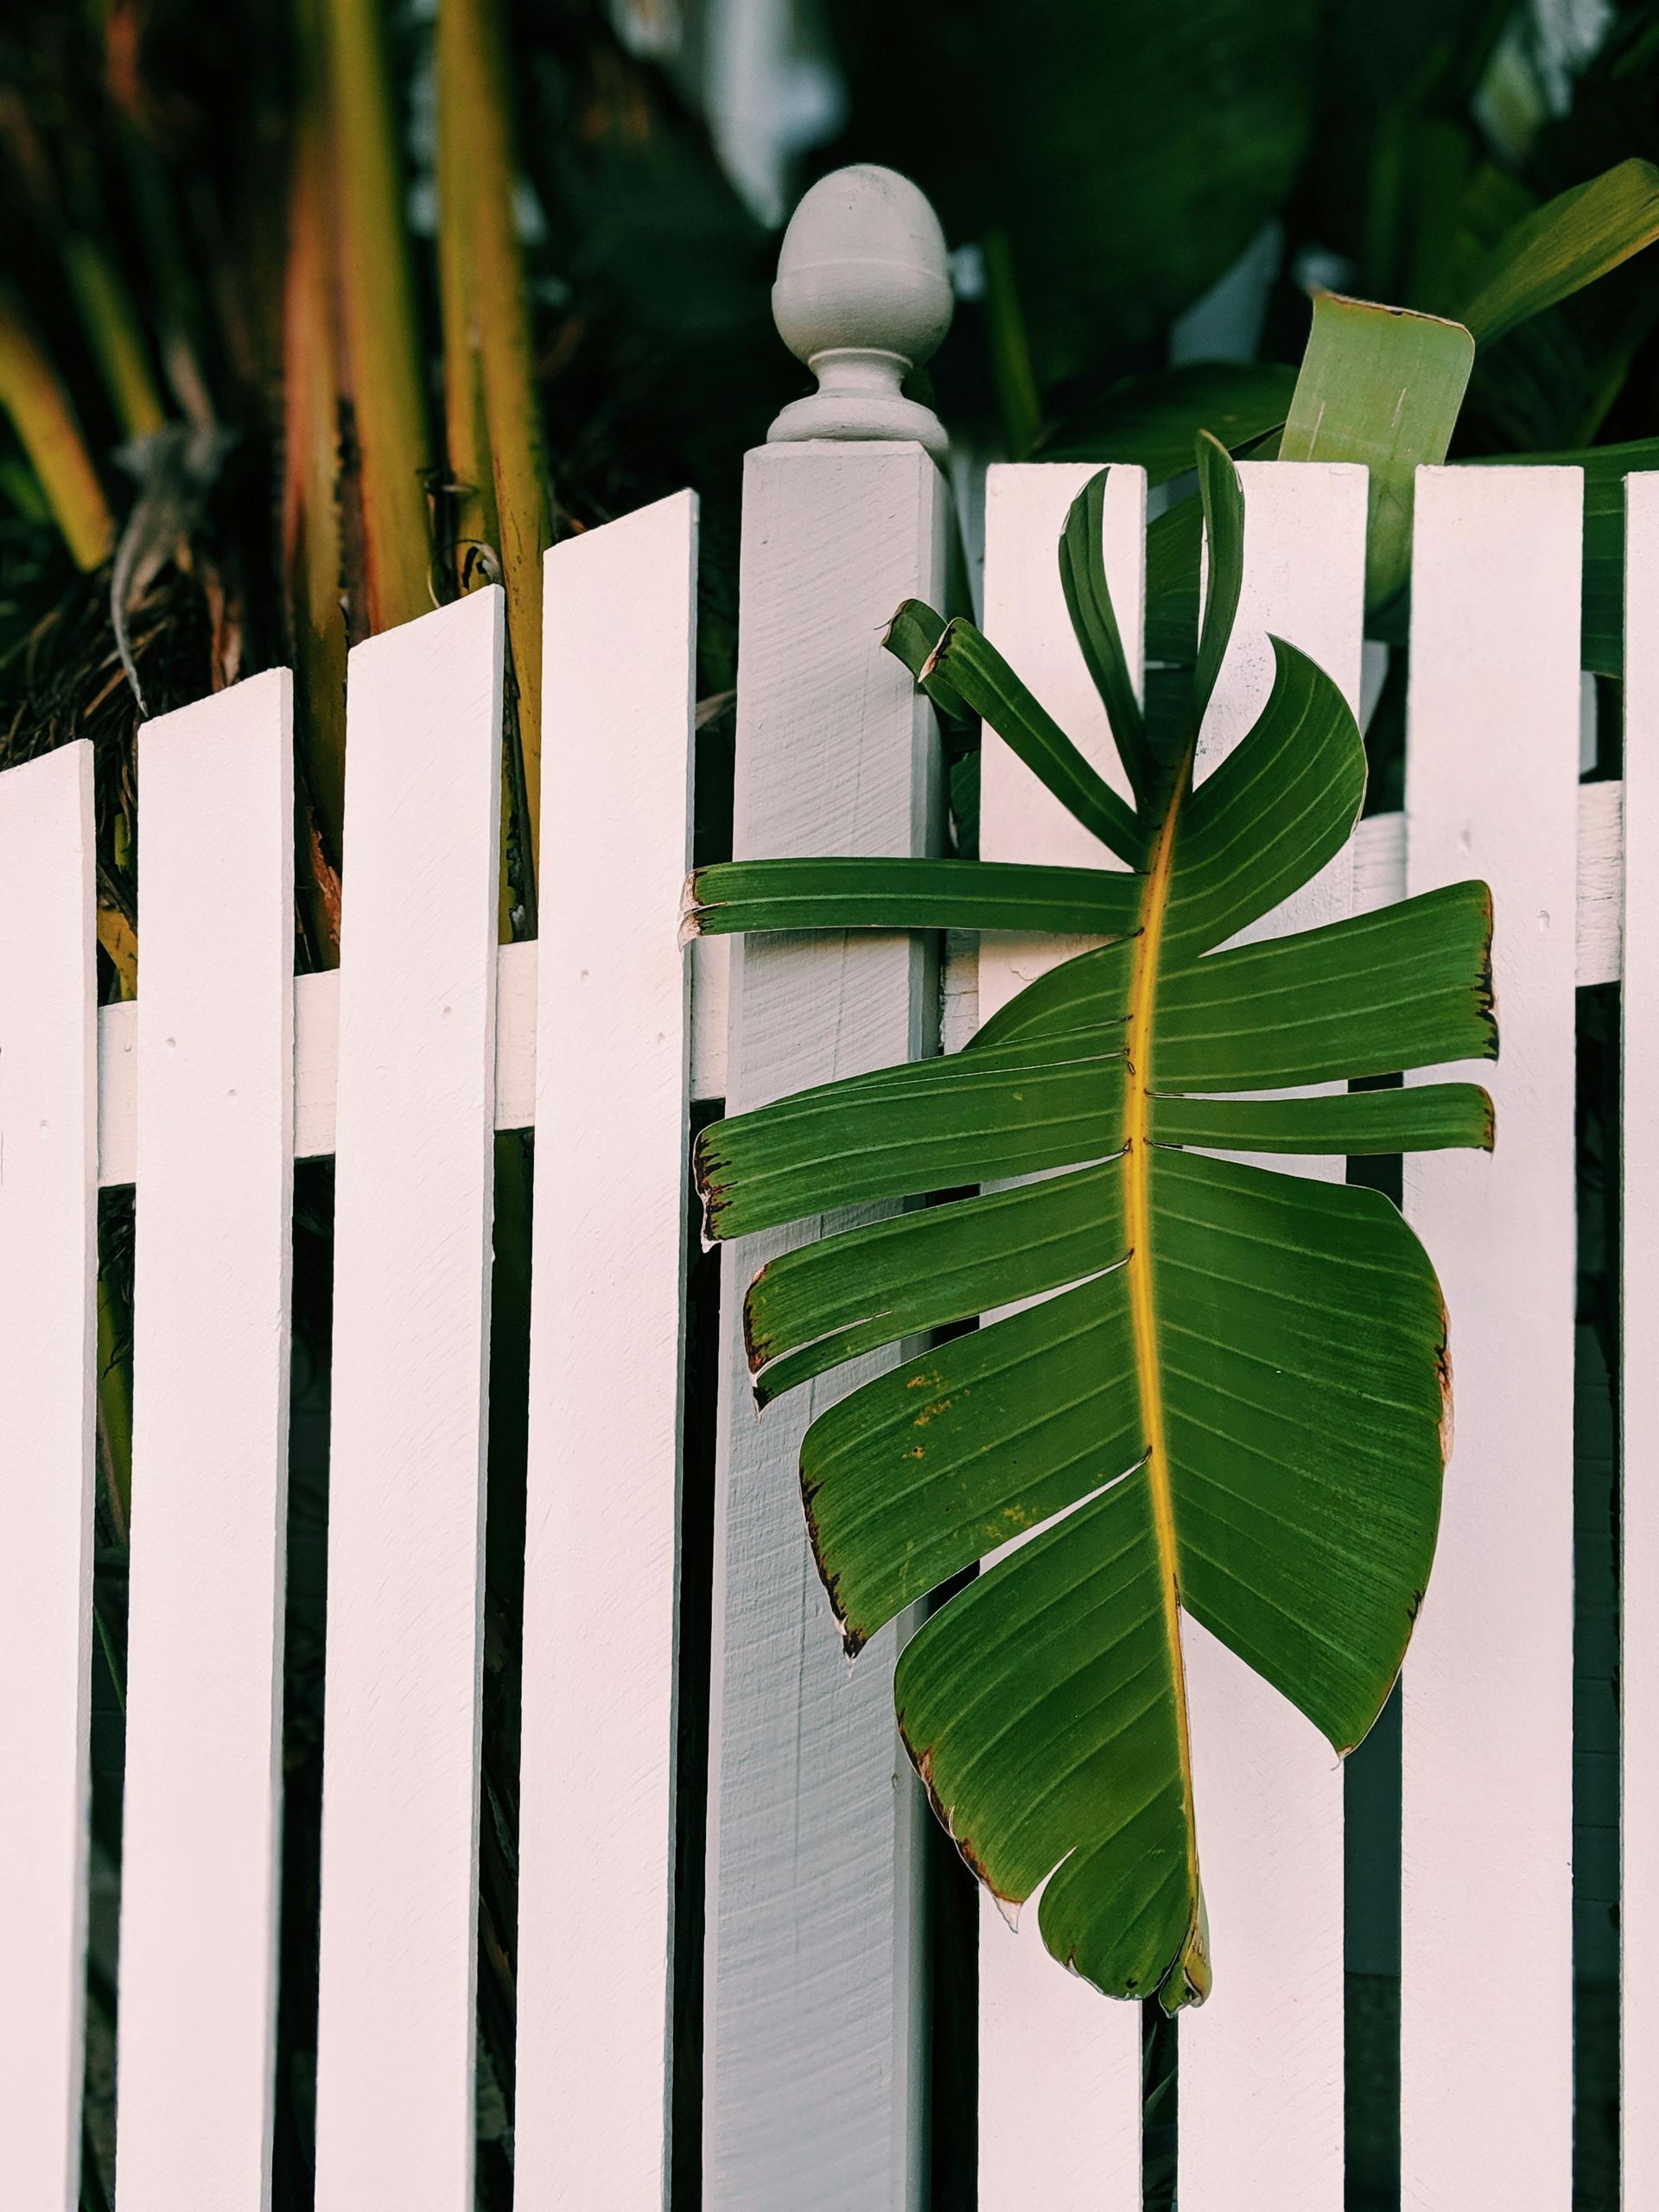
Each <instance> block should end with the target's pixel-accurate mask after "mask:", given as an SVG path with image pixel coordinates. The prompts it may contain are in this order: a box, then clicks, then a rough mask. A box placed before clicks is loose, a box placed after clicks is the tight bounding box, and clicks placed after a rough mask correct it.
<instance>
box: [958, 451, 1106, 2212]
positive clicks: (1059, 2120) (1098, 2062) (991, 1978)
mask: <svg viewBox="0 0 1659 2212" xmlns="http://www.w3.org/2000/svg"><path fill="white" fill-rule="evenodd" d="M1093 474H1095V471H1094V470H1093V469H1092V468H1091V467H1088V466H1087V465H1084V466H1081V467H1078V466H1073V465H1068V464H1065V463H1052V464H1049V465H1047V466H1041V465H1036V466H1033V465H1019V464H1014V465H1003V466H1001V467H994V468H992V469H991V470H990V471H989V473H988V478H987V481H986V493H985V629H986V634H987V635H988V637H989V638H991V639H993V641H994V642H995V645H996V647H997V649H998V651H999V652H1001V653H1002V654H1004V655H1005V656H1006V658H1007V660H1008V661H1009V662H1010V663H1011V664H1012V665H1013V666H1014V668H1015V669H1016V670H1017V671H1019V673H1020V675H1021V676H1022V677H1024V679H1025V681H1026V682H1027V683H1028V684H1029V685H1030V687H1031V689H1032V690H1033V692H1034V693H1035V694H1036V696H1037V697H1038V698H1039V700H1040V701H1041V702H1042V704H1043V705H1044V706H1046V708H1047V709H1048V710H1049V712H1050V713H1051V714H1052V715H1054V716H1055V718H1056V720H1057V721H1058V722H1059V724H1060V726H1061V728H1063V729H1065V732H1066V734H1068V736H1070V737H1071V738H1072V739H1073V740H1074V741H1075V742H1076V743H1077V745H1078V747H1080V748H1081V749H1082V751H1083V752H1084V753H1085V754H1086V755H1087V756H1088V758H1089V760H1090V761H1091V762H1092V764H1093V765H1094V766H1095V767H1096V768H1097V769H1099V770H1100V771H1101V772H1102V773H1103V775H1105V776H1106V777H1107V778H1108V779H1109V781H1110V782H1111V783H1112V784H1113V785H1114V786H1115V787H1116V789H1118V790H1120V791H1123V792H1125V794H1126V795H1127V791H1128V784H1127V781H1126V779H1125V778H1124V777H1123V774H1122V770H1121V767H1120V766H1119V765H1118V761H1117V754H1116V749H1115V748H1114V747H1113V744H1112V741H1111V734H1110V731H1109V727H1108V724H1107V721H1106V715H1105V710H1104V709H1103V707H1102V705H1101V703H1100V699H1099V696H1098V694H1097V693H1096V690H1095V687H1094V684H1093V683H1092V682H1091V680H1090V676H1089V671H1088V669H1087V668H1086V667H1085V666H1084V659H1083V655H1082V653H1081V652H1079V651H1078V649H1077V640H1076V639H1075V638H1074V637H1073V636H1072V634H1071V623H1070V621H1069V620H1068V618H1067V615H1066V611H1065V596H1064V594H1063V593H1062V591H1061V589H1060V579H1059V568H1058V551H1057V549H1058V544H1059V536H1060V529H1061V525H1062V524H1064V522H1065V512H1066V509H1067V507H1068V506H1069V505H1071V501H1072V500H1073V499H1075V498H1076V497H1077V493H1078V492H1080V491H1081V490H1082V488H1083V486H1084V485H1085V484H1086V483H1087V482H1088V480H1089V479H1090V476H1092V475H1093ZM1102 528H1103V548H1104V552H1105V558H1106V569H1107V575H1108V577H1109V582H1110V584H1111V588H1112V598H1113V604H1114V606H1115V607H1116V610H1117V616H1118V625H1119V628H1120V631H1121V632H1122V637H1123V641H1124V649H1125V651H1126V652H1128V655H1129V656H1130V658H1131V659H1132V661H1133V663H1134V664H1135V675H1136V677H1137V680H1138V678H1139V676H1140V658H1141V656H1140V645H1141V627H1142V623H1141V604H1142V598H1143V594H1144V576H1145V569H1146V477H1145V474H1144V472H1143V471H1142V470H1141V469H1138V468H1120V469H1115V470H1114V471H1113V473H1112V476H1111V479H1110V482H1109V489H1108V495H1107V499H1106V504H1105V513H1104V516H1103V524H1102ZM983 747H984V749H983V752H982V756H981V762H980V774H981V779H982V780H981V786H980V851H981V854H982V856H983V858H985V859H986V860H988V861H1016V860H1018V861H1046V862H1049V863H1051V864H1052V865H1055V866H1068V867H1094V868H1098V867H1107V868H1116V866H1117V865H1118V863H1117V862H1116V861H1115V860H1114V859H1113V857H1112V855H1110V854H1109V853H1108V852H1107V851H1106V850H1105V849H1104V847H1103V846H1102V845H1100V844H1099V843H1097V842H1096V840H1095V839H1094V838H1092V837H1090V836H1089V835H1088V833H1087V832H1086V831H1085V830H1084V829H1082V828H1080V826H1079V825H1078V823H1077V822H1076V821H1075V820H1074V819H1073V818H1072V817H1071V815H1069V814H1068V813H1067V812H1066V810H1065V808H1064V807H1063V806H1062V805H1061V804H1060V803H1059V801H1058V799H1056V798H1053V797H1052V795H1051V794H1050V793H1049V792H1048V791H1046V790H1045V788H1044V787H1043V785H1041V784H1040V783H1039V781H1038V780H1037V779H1036V777H1035V776H1034V775H1033V774H1032V772H1031V771H1030V769H1028V768H1027V766H1025V764H1024V762H1023V761H1021V760H1019V759H1017V758H1016V756H1015V755H1014V753H1012V752H1010V751H1009V749H1008V747H1007V746H1006V745H1004V744H1003V742H1002V741H1001V739H1000V738H999V737H997V736H996V734H995V732H993V731H991V730H986V731H985V733H984V740H983ZM1086 942H1087V940H1086V939H1084V938H1077V939H1075V940H1065V939H1056V938H1019V937H1015V936H1014V935H1012V934H1008V933H1004V932H1000V931H993V932H990V933H988V934H987V935H986V936H985V937H984V938H982V940H981V943H980V950H979V973H978V1004H977V1008H976V1011H977V1013H978V1014H979V1015H980V1017H981V1018H984V1017H988V1016H989V1015H990V1014H994V1013H995V1011H996V1010H997V1008H998V1007H1001V1006H1003V1005H1005V1004H1006V1003H1007V1001H1008V1000H1009V999H1011V998H1013V997H1014V995H1016V994H1017V993H1018V992H1019V991H1020V989H1021V988H1023V986H1024V985H1025V983H1027V982H1029V981H1031V980H1032V979H1033V977H1035V976H1039V975H1040V974H1042V973H1043V972H1044V971H1045V970H1046V969H1049V968H1051V967H1052V966H1054V965H1055V964H1056V963H1058V961H1060V960H1062V959H1065V957H1068V956H1069V955H1070V954H1071V953H1072V952H1075V951H1077V950H1081V949H1082V947H1083V945H1084V944H1085V943H1086ZM949 1004H950V1000H949V999H948V1000H947V1005H949ZM979 2037H980V2068H979V2201H980V2207H981V2212H1028V2208H1029V2207H1031V2206H1033V2205H1036V2204H1041V2205H1042V2206H1044V2207H1045V2208H1046V2212H1130V2208H1135V2212H1138V2208H1139V2206H1140V2202H1141V2016H1140V2012H1139V2010H1138V2008H1136V2007H1135V2006H1133V2005H1112V2004H1109V2003H1107V2002H1106V2001H1105V2000H1104V1999H1103V1998H1101V1997H1100V1996H1099V1995H1098V1993H1096V1991H1094V1990H1092V1989H1090V1988H1089V1987H1088V1986H1087V1985H1086V1984H1085V1983H1084V1982H1081V1981H1078V1980H1073V1979H1072V1978H1071V1976H1070V1975H1068V1974H1065V1973H1063V1972H1062V1970H1061V1969H1060V1967H1058V1966H1057V1965H1056V1964H1055V1962H1054V1961H1053V1960H1052V1959H1051V1958H1050V1957H1049V1955H1048V1953H1047V1951H1046V1949H1045V1948H1044V1945H1043V1939H1042V1936H1041V1933H1040V1931H1039V1928H1038V1925H1037V1909H1036V1906H1035V1904H1028V1905H1027V1907H1026V1910H1025V1911H1024V1912H1023V1914H1022V1915H1021V1916H1020V1929H1019V1932H1018V1933H1017V1934H1015V1933H1014V1932H1013V1931H1012V1930H1010V1929H1009V1928H1008V1926H1007V1923H1006V1922H1005V1921H1004V1919H1003V1918H1002V1916H1001V1913H1000V1912H999V1911H998V1910H997V1909H996V1907H995V1904H993V1903H992V1902H991V1900H990V1898H989V1897H988V1896H986V1895H984V1894H983V1893H982V1896H981V1899H980V1941H979Z"/></svg>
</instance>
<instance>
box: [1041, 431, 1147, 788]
mask: <svg viewBox="0 0 1659 2212" xmlns="http://www.w3.org/2000/svg"><path fill="white" fill-rule="evenodd" d="M1108 473H1109V472H1108V471H1106V470H1105V469H1103V470H1102V471H1101V472H1100V474H1098V475H1097V476H1091V477H1090V480H1089V481H1088V483H1087V484H1086V485H1085V486H1084V488H1083V490H1082V491H1081V492H1079V493H1078V494H1077V498H1076V499H1074V500H1073V501H1072V502H1071V506H1070V507H1069V508H1068V510H1067V511H1066V517H1065V528H1064V529H1063V530H1062V531H1061V532H1060V588H1061V589H1062V591H1063V592H1064V593H1065V604H1066V609H1067V612H1068V613H1070V615H1071V629H1072V632H1073V634H1074V635H1075V637H1076V639H1077V644H1078V646H1079V648H1080V649H1081V651H1082V653H1083V658H1084V665H1085V666H1086V667H1087V669H1088V671H1089V674H1090V677H1091V678H1092V680H1093V683H1094V686H1095V689H1096V691H1097V692H1098V693H1099V694H1100V702H1101V704H1102V706H1103V707H1104V708H1105V709H1106V719H1107V721H1108V722H1109V725H1110V728H1111V732H1112V739H1113V742H1114V743H1115V744H1116V747H1117V753H1118V758H1119V760H1122V763H1123V768H1124V772H1125V773H1126V774H1127V775H1128V779H1129V785H1130V788H1131V789H1132V790H1133V791H1134V792H1135V798H1136V800H1137V802H1138V803H1139V804H1141V805H1142V806H1145V805H1146V804H1147V803H1148V801H1149V800H1150V799H1151V798H1152V797H1153V795H1154V791H1155V789H1156V786H1157V783H1158V764H1157V762H1156V761H1155V760H1154V759H1153V755H1152V748H1151V747H1150V746H1149V745H1148V744H1147V727H1146V723H1145V721H1143V720H1142V718H1141V702H1140V699H1139V698H1138V697H1137V696H1136V694H1135V679H1134V677H1132V676H1131V674H1130V672H1129V664H1128V658H1127V657H1126V656H1125V654H1124V651H1123V640H1122V636H1121V635H1120V633H1119V631H1118V626H1117V614H1116V610H1115V608H1114V607H1113V606H1112V594H1111V587H1110V585H1109V583H1108V582H1107V580H1106V561H1105V555H1104V552H1103V527H1104V515H1105V502H1106V480H1107V475H1108Z"/></svg>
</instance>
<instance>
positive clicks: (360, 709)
mask: <svg viewBox="0 0 1659 2212" xmlns="http://www.w3.org/2000/svg"><path fill="white" fill-rule="evenodd" d="M502 643H503V632H502V605H501V593H500V591H499V588H494V587H492V588H489V589H487V590H486V591H482V592H480V593H477V594H474V595H473V596H472V597H470V598H467V599H464V600H461V601H459V602H457V603H456V604H455V605H453V606H450V607H443V608H442V609H440V610H439V611H438V612H437V613H433V614H429V615H426V616H424V617H423V618H422V620H420V621H418V622H415V623H410V624H409V625H408V626H405V627H404V628H403V629H400V630H394V631H391V632H387V633H386V634H385V635H384V636H381V637H378V638H376V639H372V640H371V641H370V642H369V643H368V644H367V645H359V647H358V648H357V650H356V651H355V652H353V655H352V662H351V676H350V686H349V694H348V702H347V720H348V728H349V742H348V746H347V753H346V848H347V861H346V878H345V905H344V918H343V924H342V937H341V969H340V1062H339V1106H338V1123H337V1143H338V1153H337V1159H338V1165H337V1170H336V1196H335V1228H334V1414H333V1433H332V1444H331V1463H330V1473H329V1518H328V1611H327V1634H328V1648H327V1676H326V1681H325V1700H326V1707H325V1710H326V1721H325V1727H326V1734H325V1740H324V1767H323V1815H322V1905H321V1969H320V1989H319V2003H318V2023H317V2191H316V2203H317V2212H471V2206H472V2202H473V2167H474V1957H475V1948H476V1942H475V1938H476V1916H477V1889H476V1879H477V1876H476V1859H477V1820H478V1756H479V1752H478V1744H479V1734H478V1732H479V1674H480V1597H481V1591H480V1581H481V1576H482V1567H483V1553H482V1544H481V1531H482V1522H483V1506H484V1488H483V1477H484V1437H485V1418H486V1405H485V1377H486V1365H487V1357H488V1344H489V1326H488V1324H489V1268H490V1230H491V1219H492V1205H493V1126H494V1101H493V1089H494V1085H493V1048H494V1039H493V1027H494V1008H495V971H496V872H497V847H498V814H499V785H500V742H501V673H502ZM141 1080H142V1077H141Z"/></svg>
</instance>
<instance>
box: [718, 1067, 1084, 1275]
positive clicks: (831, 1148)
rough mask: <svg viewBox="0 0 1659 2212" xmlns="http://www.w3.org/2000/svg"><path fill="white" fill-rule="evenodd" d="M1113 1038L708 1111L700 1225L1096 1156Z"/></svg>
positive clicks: (746, 1224)
mask: <svg viewBox="0 0 1659 2212" xmlns="http://www.w3.org/2000/svg"><path fill="white" fill-rule="evenodd" d="M1123 1082H1124V1062H1123V1052H1122V1046H1121V1045H1118V1046H1110V1047H1108V1048H1106V1049H1104V1050H1102V1049H1100V1048H1098V1047H1095V1048H1094V1049H1089V1048H1087V1047H1084V1048H1074V1049H1073V1050H1071V1051H1070V1052H1065V1051H1062V1050H1059V1049H1057V1048H1056V1047H1054V1046H1050V1045H1046V1044H1040V1045H1038V1046H1010V1047H1008V1048H1007V1050H1006V1051H1000V1052H957V1053H953V1054H951V1055H950V1058H946V1059H938V1060H916V1061H912V1062H911V1063H910V1064H909V1065H906V1066H904V1067H897V1068H884V1069H882V1070H880V1071H879V1072H878V1073H876V1074H874V1075H868V1076H855V1077H850V1078H849V1079H848V1080H846V1081H844V1082H842V1083H832V1084H823V1085H822V1086H821V1087H820V1088H818V1089H817V1090H803V1091H798V1092H797V1093H795V1095H794V1096H791V1097H789V1098H784V1099H779V1101H778V1103H776V1104H775V1105H772V1106H766V1107H761V1108H760V1109H758V1110H757V1111H756V1112H754V1113H753V1114H739V1115H735V1116H732V1117H731V1118H730V1119H728V1120H727V1121H724V1122H715V1123H714V1124H713V1125H712V1126H711V1127H710V1128H707V1129H705V1130H704V1131H703V1133H702V1136H701V1137H700V1138H699V1139H698V1141H697V1147H696V1175H697V1184H698V1188H699V1190H700V1191H701V1192H702V1198H703V1204H704V1206H705V1209H706V1211H707V1216H708V1221H709V1230H710V1233H711V1234H712V1235H714V1236H748V1235H750V1234H751V1233H753V1231H754V1230H761V1229H776V1228H779V1227H781V1226H782V1225H783V1224H785V1222H790V1221H798V1220H800V1219H802V1218H803V1217H804V1216H806V1215H808V1214H817V1213H828V1212H831V1211H835V1210H836V1209H837V1208H839V1207H842V1206H856V1205H874V1204H875V1203H876V1202H877V1201H878V1200H880V1199H884V1198H920V1197H924V1196H925V1195H927V1194H928V1193H929V1192H934V1191H944V1190H952V1189H960V1188H961V1187H962V1186H963V1185H965V1184H969V1183H987V1182H996V1181H1001V1180H1002V1179H1005V1178H1010V1177H1013V1176H1016V1175H1033V1174H1039V1173H1043V1172H1044V1171H1045V1170H1046V1169H1049V1168H1054V1167H1071V1166H1076V1165H1077V1163H1078V1162H1079V1161H1081V1160H1101V1159H1103V1158H1105V1157H1106V1155H1107V1154H1109V1153H1112V1152H1115V1151H1116V1149H1117V1147H1118V1143H1119V1141H1120V1128H1121V1123H1122V1099H1123Z"/></svg>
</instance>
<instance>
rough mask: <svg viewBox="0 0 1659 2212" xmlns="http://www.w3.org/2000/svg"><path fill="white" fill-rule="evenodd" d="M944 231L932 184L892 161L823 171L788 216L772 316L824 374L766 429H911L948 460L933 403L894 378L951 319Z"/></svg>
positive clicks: (932, 344)
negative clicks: (906, 392)
mask: <svg viewBox="0 0 1659 2212" xmlns="http://www.w3.org/2000/svg"><path fill="white" fill-rule="evenodd" d="M951 306H952V302H951V296H950V264H949V261H948V258H947V257H946V253H945V247H944V232H943V231H941V229H940V228H939V219H938V216H937V215H936V214H935V213H933V210H932V208H931V206H930V205H929V203H928V200H927V198H926V195H925V194H924V193H922V192H920V191H918V188H916V186H915V185H913V184H912V182H911V181H910V179H909V178H908V177H906V176H900V175H899V173H898V171H897V170H896V169H885V168H878V167H877V166H876V165H875V164H874V162H855V163H854V164H853V166H852V167H851V168H844V169H836V171H835V173H834V175H830V176H826V177H821V178H820V179H819V181H818V182H817V184H815V185H814V186H813V187H812V188H811V190H810V192H809V193H807V194H806V195H805V197H804V199H803V200H802V201H801V203H800V205H799V206H798V207H797V208H796V210H795V213H794V214H793V215H792V216H791V219H790V224H789V228H788V229H787V230H786V231H785V232H784V243H783V247H782V250H781V251H780V252H779V256H778V281H777V283H775V284H774V285H773V286H772V320H773V321H775V322H776V323H777V325H778V331H779V336H780V337H781V338H782V340H783V341H784V343H785V346H788V348H789V350H790V352H791V353H793V354H794V355H795V356H796V358H797V359H798V360H802V361H804V362H805V364H806V365H807V366H808V367H809V368H810V370H811V371H812V372H813V374H814V375H815V376H816V377H817V379H818V389H817V391H815V392H814V393H813V394H812V395H811V397H810V398H808V399H798V400H796V401H795V402H794V403H793V404H792V405H791V406H788V407H785V410H784V411H783V413H782V414H781V415H780V416H779V417H778V419H777V421H776V422H775V423H773V424H772V429H771V430H770V431H769V432H768V433H767V435H768V436H769V437H770V438H772V440H774V441H782V440H789V439H794V438H913V439H915V440H916V441H917V442H918V444H920V445H923V446H925V447H926V448H927V450H928V451H929V452H930V453H931V454H933V455H934V457H935V459H943V457H944V452H945V435H944V430H943V429H942V428H941V427H940V424H939V420H938V416H936V415H935V414H934V412H933V410H932V409H931V408H930V407H923V406H919V405H918V404H917V402H916V401H914V400H912V399H906V398H905V397H904V396H903V393H902V392H901V391H900V389H899V387H900V385H902V384H903V382H904V379H905V378H906V376H907V375H908V374H909V372H910V371H911V370H912V368H916V367H918V366H919V365H920V364H921V363H922V362H924V361H925V360H927V359H930V358H931V355H932V354H933V353H934V351H935V349H936V348H937V346H938V343H939V340H941V339H942V338H943V337H944V334H945V332H946V331H947V330H948V329H949V328H950V311H951Z"/></svg>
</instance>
